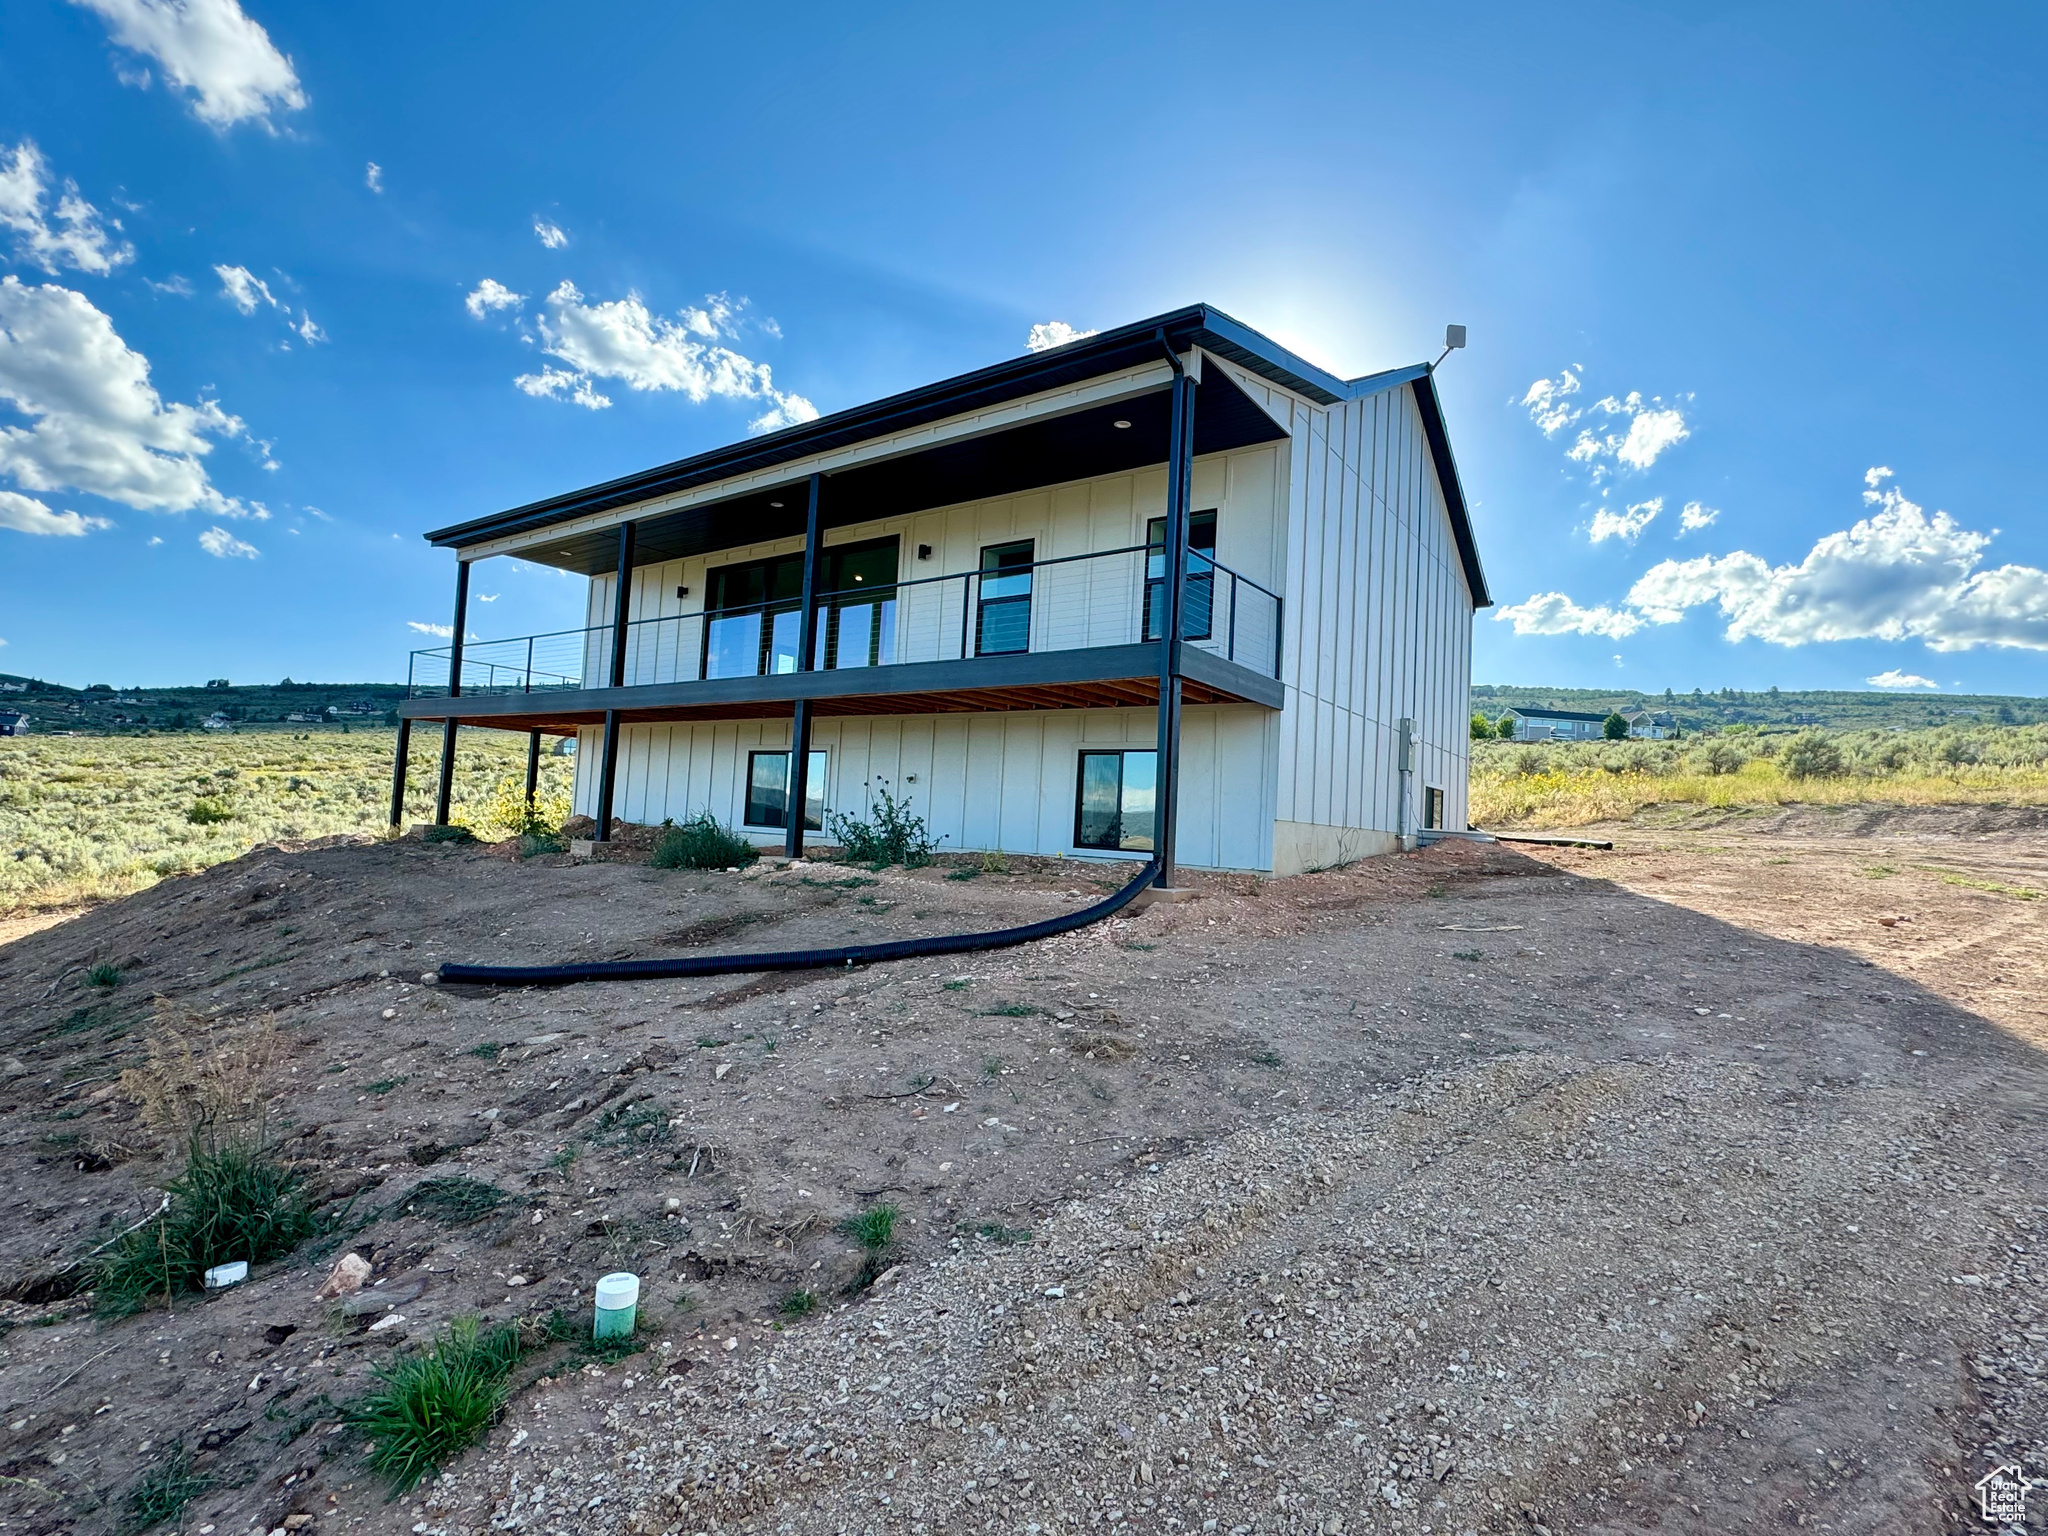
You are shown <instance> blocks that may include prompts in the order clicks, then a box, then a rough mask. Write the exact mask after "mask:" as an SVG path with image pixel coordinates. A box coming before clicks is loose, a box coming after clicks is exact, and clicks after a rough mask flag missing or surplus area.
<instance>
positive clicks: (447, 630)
mask: <svg viewBox="0 0 2048 1536" xmlns="http://www.w3.org/2000/svg"><path fill="white" fill-rule="evenodd" d="M405 627H406V628H407V629H416V630H418V631H419V632H420V633H421V634H423V635H432V636H434V637H435V638H436V639H439V640H453V639H454V638H455V626H454V625H453V624H422V623H421V622H420V621H419V620H418V619H407V620H406V621H405Z"/></svg>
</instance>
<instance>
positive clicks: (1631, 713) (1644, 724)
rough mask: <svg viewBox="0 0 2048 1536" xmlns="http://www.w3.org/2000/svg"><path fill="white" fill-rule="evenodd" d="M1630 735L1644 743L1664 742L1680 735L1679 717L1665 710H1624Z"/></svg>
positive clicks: (1622, 715)
mask: <svg viewBox="0 0 2048 1536" xmlns="http://www.w3.org/2000/svg"><path fill="white" fill-rule="evenodd" d="M1621 718H1622V719H1624V720H1626V721H1627V722H1628V733H1629V735H1631V736H1633V737H1635V738H1637V739H1638V740H1642V741H1663V740H1666V739H1667V738H1669V737H1672V736H1676V735H1677V734H1678V717H1677V716H1676V715H1674V714H1672V713H1671V712H1670V711H1669V710H1663V709H1624V710H1623V711H1622V712H1621Z"/></svg>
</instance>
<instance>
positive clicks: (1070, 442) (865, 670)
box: [391, 305, 1491, 884]
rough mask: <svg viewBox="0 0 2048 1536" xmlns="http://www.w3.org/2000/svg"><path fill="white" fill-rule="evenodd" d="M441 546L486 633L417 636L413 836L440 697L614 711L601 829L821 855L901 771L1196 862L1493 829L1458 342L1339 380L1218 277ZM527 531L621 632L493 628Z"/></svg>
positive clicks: (591, 796) (1049, 835)
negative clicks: (500, 634)
mask: <svg viewBox="0 0 2048 1536" xmlns="http://www.w3.org/2000/svg"><path fill="white" fill-rule="evenodd" d="M427 538H428V539H429V541H430V542H431V543H432V544H433V545H435V546H436V547H438V548H441V549H446V550H449V551H452V552H453V554H454V555H455V559H456V569H455V578H456V579H455V601H454V622H453V635H454V636H455V637H457V638H455V639H452V640H451V641H450V642H449V643H448V644H446V645H442V646H438V647H432V648H428V649H425V650H421V651H416V652H414V653H413V656H412V661H411V669H410V673H409V684H410V686H409V689H408V693H409V697H408V698H407V699H406V700H405V701H404V702H403V704H402V705H401V706H400V711H399V714H400V737H399V740H400V745H399V749H398V758H397V762H396V764H395V771H394V783H393V794H392V802H391V814H392V820H393V822H394V824H395V823H396V822H397V820H398V818H399V816H400V812H401V808H402V804H403V792H404V779H403V774H404V764H405V761H406V744H407V742H408V740H409V734H410V731H411V727H412V725H413V723H414V722H416V721H433V722H439V723H440V725H441V727H442V731H443V733H444V738H445V742H444V744H447V745H452V742H453V739H454V734H455V732H456V731H457V729H458V728H461V727H470V728H480V729H496V730H514V731H522V732H525V733H527V735H528V739H529V753H530V754H532V755H533V756H532V757H530V761H532V760H535V759H537V755H538V753H539V750H540V741H541V738H542V737H543V736H546V735H552V736H556V737H569V736H573V737H574V738H576V740H577V743H578V748H579V750H577V752H576V754H575V756H576V780H575V802H574V803H575V809H576V811H577V812H578V813H579V814H581V815H585V816H589V817H592V818H594V820H595V821H596V823H597V831H596V834H595V835H596V836H599V837H604V836H607V835H609V833H610V831H611V829H612V827H613V824H614V819H615V818H617V819H621V820H624V821H627V822H632V823H639V824H649V823H658V822H660V821H662V820H663V819H665V818H673V819H675V820H678V821H680V820H682V819H684V818H685V817H688V816H692V815H696V814H698V813H700V812H703V811H706V810H708V811H709V812H710V813H711V814H712V815H714V816H716V817H717V818H718V819H719V820H721V821H724V822H728V823H730V824H731V825H733V826H734V827H736V828H738V829H740V830H741V831H742V832H743V833H744V834H745V835H747V836H749V837H751V838H753V839H755V840H757V841H760V842H763V843H771V842H772V843H775V844H780V845H781V846H783V847H784V848H785V849H787V850H788V851H789V852H791V853H795V852H799V851H801V849H802V847H803V839H804V835H805V833H806V832H807V831H808V832H813V833H815V832H818V831H820V830H821V829H822V828H823V827H824V825H825V822H826V817H827V815H828V814H829V813H841V814H846V815H850V816H855V817H859V816H864V815H866V814H867V813H868V812H869V810H870V808H871V806H872V805H873V803H874V796H875V793H876V791H877V790H879V789H881V788H883V787H887V788H888V789H889V790H890V791H891V793H893V794H895V795H897V796H899V797H904V798H907V799H908V800H909V802H910V805H911V809H912V810H913V811H914V812H915V813H916V814H918V815H921V816H923V817H925V818H926V819H927V821H928V823H929V826H930V830H931V831H932V833H933V834H934V835H936V836H938V837H939V838H940V839H942V842H941V846H942V847H945V848H949V849H983V850H992V849H1001V850H1007V851H1011V852H1024V853H1038V854H1067V855H1072V856H1077V857H1091V856H1121V857H1130V856H1131V855H1133V854H1137V855H1140V856H1156V857H1157V858H1158V859H1159V861H1160V863H1161V866H1162V869H1161V879H1162V882H1163V883H1167V884H1170V883H1171V877H1172V870H1173V868H1174V867H1175V865H1176V863H1177V862H1180V863H1186V864H1189V865H1194V866H1203V867H1210V868H1230V869H1247V870H1260V871H1271V872H1274V873H1280V874H1285V873H1290V872H1294V871H1298V870H1302V869H1306V868H1312V867H1316V866H1321V865H1326V864H1330V863H1334V862H1337V861H1339V860H1341V859H1346V858H1356V857H1359V856H1361V855H1364V854H1368V853H1373V852H1377V851H1382V850H1387V849H1392V848H1394V847H1396V846H1397V845H1399V844H1401V843H1403V842H1404V841H1409V842H1412V840H1413V838H1414V836H1415V835H1416V833H1417V832H1418V831H1420V830H1422V829H1423V828H1424V827H1426V826H1428V825H1430V824H1431V823H1432V822H1433V823H1434V824H1437V825H1442V826H1445V827H1450V828H1462V827H1464V826H1465V825H1466V765H1467V752H1468V736H1469V731H1468V726H1467V722H1468V719H1469V714H1470V710H1469V704H1470V690H1469V678H1470V671H1471V668H1470V654H1471V635H1472V621H1473V615H1474V612H1475V610H1476V609H1477V608H1480V607H1484V606H1488V605H1490V603H1491V598H1490V597H1489V596H1488V594H1487V589H1486V581H1485V577H1484V574H1483V573H1482V571H1481V568H1480V562H1479V555H1478V550H1477V548H1476V546H1475V544H1474V541H1473V535H1472V528H1471V522H1470V519H1469V516H1468V514H1467V509H1466V502H1465V498H1464V495H1463V492H1462V490H1461V488H1460V486H1459V482H1458V474H1457V469H1456V466H1455V464H1454V463H1453V460H1452V456H1451V448H1450V443H1449V440H1448V437H1447V436H1446V432H1445V426H1444V419H1443V413H1442V409H1441V407H1440V405H1439V403H1438V399H1437V394H1436V388H1435V384H1434V379H1433V376H1432V369H1431V365H1428V364H1417V365H1415V366H1412V367H1406V368H1398V369H1394V370H1392V371H1389V372H1385V373H1379V374H1373V375H1370V376H1367V377H1364V378H1359V379H1342V378H1338V377H1336V376H1335V375H1332V374H1330V373H1327V372H1325V371H1324V370H1323V369H1321V368H1318V367H1317V366H1315V365H1314V364H1312V363H1309V362H1306V361H1304V360H1303V359H1302V358H1300V357H1297V356H1295V355H1294V354H1293V353H1291V352H1289V351H1287V350H1286V349H1285V348H1284V347H1282V346H1280V345H1279V344H1278V343H1276V342H1274V341H1273V340H1271V339H1270V338H1268V337H1266V336H1263V335H1261V334H1259V333H1258V332H1257V331H1254V330H1252V329H1251V328H1249V327H1248V326H1245V325H1242V324H1240V323H1239V322H1238V321H1236V320H1233V319H1231V318H1230V317H1229V316H1227V315H1224V314H1222V313H1220V312H1219V311H1217V310H1215V309H1212V308H1210V307H1208V306H1206V305H1196V306H1193V307H1190V308H1186V309H1181V310H1177V311H1174V312H1173V313H1171V314H1166V315H1160V316H1156V317H1154V318H1152V319H1149V320H1143V321H1140V322H1138V323H1136V324H1132V325H1126V326H1122V327H1119V328H1117V329H1114V330H1108V331H1103V332H1100V333H1098V334H1096V335H1092V336H1088V337H1085V338H1082V339H1080V340H1076V341H1073V342H1070V343H1068V344H1066V345H1065V346H1061V347H1058V348H1055V349H1052V350H1049V351H1044V352H1039V353H1034V354H1032V355H1029V356H1026V357H1021V358H1016V359H1013V360H1011V361H1009V362H1004V363H999V364H996V365H995V366H993V367H989V368H983V369H980V370H978V371H976V372H973V373H968V374H964V375H961V376H960V377H957V378H952V379H946V380H943V381H941V382H939V383H936V384H931V385H927V386H925V387H923V388H920V389H914V390H911V391H908V392H907V393H904V394H900V395H896V396H892V397H890V398H888V399H884V400H879V401H876V402H874V403H872V404H870V405H864V406H858V407H855V408H854V409H851V410H847V411H842V412H839V413H838V414H836V415H831V416H826V417H822V418H820V419H818V420H815V421H810V422H806V423H803V424H801V425H798V426H792V427H788V428H785V429H783V430H781V431H778V432H774V433H771V434H768V435H766V436H760V437H753V438H749V439H747V440H745V441H744V442H740V443H735V444H733V445H731V446H730V447H727V448H721V449H718V450H715V451H713V452H709V453H703V454H699V455H697V456H695V457H694V458H689V459H684V460H682V461H680V462H677V463H673V464H664V465H660V466H657V467H655V468H652V469H649V470H645V471H643V472H641V473H638V474H633V475H627V476H625V477H623V478H621V479H618V480H613V481H610V482H607V483H605V484H602V485H595V486H590V487H587V488H584V489H581V490H576V491H571V492H568V493H567V494H564V495H560V496H555V497H550V498H549V499H547V500H544V501H540V502H536V503H533V504H531V505H528V506H522V507H515V508H512V509H511V510H509V511H505V512H500V513H495V514H493V515H490V516H486V517H479V518H476V519H474V520H471V521H468V522H464V523H459V524H456V525H454V526H452V527H447V528H442V529H438V530H436V531H435V532H433V533H430V534H428V535H427ZM506 557H517V558H519V559H522V560H526V561H531V562H536V563H539V564H544V565H552V566H556V567H558V568H560V569H562V570H565V571H569V572H573V573H575V574H577V575H581V576H583V577H586V578H587V579H588V582H589V596H588V611H587V616H586V619H585V623H584V626H583V627H581V628H580V629H577V630H573V631H570V632H568V633H566V634H546V635H529V636H518V637H514V638H508V639H498V640H471V639H469V638H468V625H469V622H470V617H471V616H470V614H469V612H468V591H469V578H470V572H471V570H472V568H473V567H474V566H476V565H477V564H478V563H479V562H481V561H485V560H491V559H498V558H506ZM1169 637H1171V638H1170V639H1169ZM442 760H443V762H444V764H447V763H452V762H453V753H452V752H449V751H444V753H443V757H442ZM450 793H451V785H450V781H449V779H448V777H447V775H446V771H445V769H444V771H443V776H442V778H441V780H440V784H439V789H438V793H437V797H436V816H437V819H440V820H445V819H446V817H447V813H448V804H449V797H450ZM792 807H794V808H797V809H796V810H795V812H794V814H792ZM792 823H794V824H793V825H792Z"/></svg>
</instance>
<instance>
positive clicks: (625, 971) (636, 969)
mask: <svg viewBox="0 0 2048 1536" xmlns="http://www.w3.org/2000/svg"><path fill="white" fill-rule="evenodd" d="M1158 873H1159V866H1158V864H1157V863H1156V862H1148V863H1147V864H1146V865H1145V867H1144V868H1143V869H1141V870H1139V871H1138V873H1137V875H1136V877H1135V878H1133V879H1132V881H1131V883H1130V884H1129V885H1126V886H1125V887H1124V888H1123V889H1122V890H1120V891H1118V892H1117V893H1116V894H1115V895H1114V896H1109V897H1105V898H1104V899H1103V900H1101V901H1098V902H1096V903H1095V904H1094V905H1093V906H1087V907H1082V908H1081V909H1080V910H1079V911H1077V912H1063V913H1061V914H1060V915H1059V916H1058V917H1048V918H1043V919H1041V920H1040V921H1038V922H1035V923H1026V924H1025V925H1024V926H1023V927H1021V928H998V929H996V930H995V931H994V932H993V933H944V934H936V935H934V936H932V937H930V938H924V939H891V940H890V941H889V942H888V943H886V944H847V945H842V946H841V947H839V948H837V949H789V950H782V951H779V952H773V953H769V954H761V955H679V956H676V957H674V958H672V959H667V960H595V961H590V962H587V963H585V964H582V965H461V964H450V965H444V966H442V967H441V968H440V970H439V971H436V972H430V973H429V975H430V976H431V977H432V978H433V979H435V980H437V981H440V982H443V983H447V984H450V985H454V984H461V985H466V986H482V987H557V986H562V985H565V984H566V983H568V982H572V981H666V980H668V979H670V978H673V977H680V976H740V975H745V974H747V973H749V972H752V971H816V970H824V969H826V968H827V967H830V966H839V967H847V966H855V965H879V964H881V963H882V962H883V961H885V960H916V959H920V958H922V957H923V956H926V955H965V954H972V953H974V952H975V951H976V950H983V949H1006V948H1008V947H1009V946H1011V945H1013V944H1029V943H1031V942H1032V941H1033V940H1034V939H1049V938H1051V937H1053V935H1055V934H1060V933H1072V932H1073V931H1074V930H1075V929H1077V928H1086V927H1088V926H1089V925H1090V924H1091V923H1099V922H1101V921H1102V920H1103V919H1104V918H1106V917H1114V916H1115V915H1116V914H1117V913H1119V912H1121V911H1122V910H1123V909H1124V908H1125V907H1127V906H1129V905H1130V904H1131V902H1132V901H1133V900H1134V899H1135V898H1136V897H1137V895H1138V893H1139V892H1140V891H1142V890H1144V889H1145V887H1146V886H1148V885H1150V884H1151V883H1152V880H1153V877H1154V876H1156V875H1157V874H1158Z"/></svg>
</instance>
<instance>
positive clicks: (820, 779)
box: [740, 747, 831, 832]
mask: <svg viewBox="0 0 2048 1536" xmlns="http://www.w3.org/2000/svg"><path fill="white" fill-rule="evenodd" d="M790 756H791V749H790V748H788V747H758V748H755V749H753V750H751V751H749V752H748V753H747V774H746V777H745V778H744V779H742V780H741V781H740V826H741V827H743V828H748V829H752V830H754V831H760V832H787V831H788V830H789V770H790ZM761 757H779V758H781V759H782V820H780V821H779V822H778V821H755V820H752V819H751V818H752V812H753V809H754V760H755V759H756V758H761ZM810 757H811V769H810V773H809V774H808V775H807V776H806V783H805V785H804V789H805V797H804V798H805V800H806V801H807V802H808V801H809V800H810V799H811V798H812V796H813V795H815V796H816V798H817V802H818V820H817V822H816V823H815V824H814V823H813V822H812V821H811V818H810V816H809V814H808V811H809V806H808V804H807V805H806V807H805V810H806V814H805V816H804V830H805V831H806V832H822V831H824V830H825V816H826V807H825V774H826V772H827V770H828V769H829V767H830V757H831V749H830V748H827V747H813V748H811V754H810ZM813 786H816V787H815V789H813Z"/></svg>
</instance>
